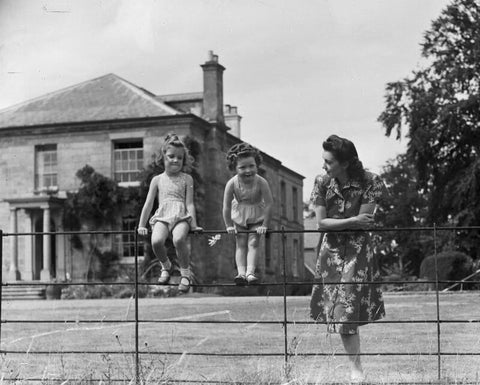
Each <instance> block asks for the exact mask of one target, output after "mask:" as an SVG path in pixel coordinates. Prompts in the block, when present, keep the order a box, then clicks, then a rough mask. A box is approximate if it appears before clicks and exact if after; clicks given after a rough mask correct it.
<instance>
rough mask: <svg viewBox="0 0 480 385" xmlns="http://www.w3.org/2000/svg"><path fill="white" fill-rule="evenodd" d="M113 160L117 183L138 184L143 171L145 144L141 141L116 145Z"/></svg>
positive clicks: (117, 143)
mask: <svg viewBox="0 0 480 385" xmlns="http://www.w3.org/2000/svg"><path fill="white" fill-rule="evenodd" d="M113 159H114V179H115V181H116V182H118V183H125V182H127V183H128V182H137V181H138V179H139V177H140V172H141V170H142V169H143V143H142V142H141V141H135V142H116V143H114V148H113Z"/></svg>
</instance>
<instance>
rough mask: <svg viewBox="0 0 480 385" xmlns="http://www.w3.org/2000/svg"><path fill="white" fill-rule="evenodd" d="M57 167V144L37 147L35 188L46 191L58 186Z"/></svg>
mask: <svg viewBox="0 0 480 385" xmlns="http://www.w3.org/2000/svg"><path fill="white" fill-rule="evenodd" d="M57 167H58V162H57V145H56V144H47V145H41V146H36V147H35V190H37V191H45V190H48V189H51V188H56V187H57V186H58V184H57Z"/></svg>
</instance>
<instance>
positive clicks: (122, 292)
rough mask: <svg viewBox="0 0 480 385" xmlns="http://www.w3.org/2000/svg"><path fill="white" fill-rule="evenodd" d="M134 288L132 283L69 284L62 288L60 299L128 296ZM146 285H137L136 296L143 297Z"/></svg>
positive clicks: (145, 293) (131, 294)
mask: <svg viewBox="0 0 480 385" xmlns="http://www.w3.org/2000/svg"><path fill="white" fill-rule="evenodd" d="M134 293H135V288H134V287H133V284H132V285H119V284H110V285H105V284H102V283H99V284H98V285H70V286H68V287H66V288H64V289H62V299H99V298H130V297H133V295H134ZM147 293H148V286H146V285H139V286H138V297H139V298H145V297H146V296H147Z"/></svg>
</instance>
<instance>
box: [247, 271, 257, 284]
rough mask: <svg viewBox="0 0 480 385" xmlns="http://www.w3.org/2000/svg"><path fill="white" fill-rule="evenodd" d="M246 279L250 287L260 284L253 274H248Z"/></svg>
mask: <svg viewBox="0 0 480 385" xmlns="http://www.w3.org/2000/svg"><path fill="white" fill-rule="evenodd" d="M246 279H247V283H248V284H249V285H255V284H256V283H258V278H257V277H256V276H255V274H253V273H250V274H248V275H247V278H246Z"/></svg>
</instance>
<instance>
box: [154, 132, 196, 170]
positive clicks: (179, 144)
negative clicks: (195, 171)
mask: <svg viewBox="0 0 480 385" xmlns="http://www.w3.org/2000/svg"><path fill="white" fill-rule="evenodd" d="M168 147H176V148H182V149H183V152H184V156H183V166H182V171H183V172H190V171H191V169H192V164H193V162H194V159H193V157H192V156H191V155H190V151H189V150H188V147H187V146H186V145H185V143H184V142H183V141H182V140H181V139H180V138H179V137H178V135H177V134H175V133H169V134H167V136H166V137H165V140H164V141H163V144H162V148H161V149H162V152H161V155H160V157H161V158H160V159H161V161H162V162H163V159H164V156H165V154H166V153H167V150H168ZM163 165H164V166H165V163H163Z"/></svg>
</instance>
